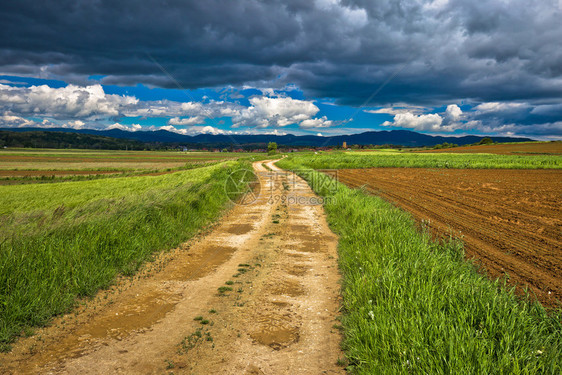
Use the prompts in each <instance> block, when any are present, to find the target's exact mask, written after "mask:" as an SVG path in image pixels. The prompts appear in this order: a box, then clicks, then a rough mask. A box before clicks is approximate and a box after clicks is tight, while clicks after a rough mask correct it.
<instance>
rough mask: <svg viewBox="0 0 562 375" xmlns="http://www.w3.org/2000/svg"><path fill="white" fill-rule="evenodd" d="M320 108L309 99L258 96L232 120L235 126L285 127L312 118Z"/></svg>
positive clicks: (251, 99)
mask: <svg viewBox="0 0 562 375" xmlns="http://www.w3.org/2000/svg"><path fill="white" fill-rule="evenodd" d="M319 110H320V109H319V108H318V107H317V106H316V105H315V104H314V103H313V102H311V101H307V100H298V99H292V98H289V97H284V98H279V97H277V98H271V97H266V96H256V97H253V98H250V106H249V107H247V108H245V109H243V110H241V111H240V113H239V114H237V115H235V116H234V117H233V118H232V122H233V124H234V125H233V126H234V127H240V126H250V127H257V128H267V127H284V126H287V125H290V124H301V123H302V122H303V121H305V120H310V119H311V118H312V117H313V116H314V115H316V114H317V113H318V111H319Z"/></svg>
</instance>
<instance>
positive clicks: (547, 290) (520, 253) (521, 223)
mask: <svg viewBox="0 0 562 375" xmlns="http://www.w3.org/2000/svg"><path fill="white" fill-rule="evenodd" d="M338 179H339V181H340V182H342V183H344V184H346V185H347V186H349V187H352V188H358V187H361V188H364V189H365V190H366V191H367V192H369V193H372V194H376V195H378V196H381V197H383V198H386V199H388V200H389V201H391V202H392V203H394V204H396V205H397V206H398V207H401V208H403V209H404V210H405V211H408V212H410V213H412V214H413V215H414V217H415V218H416V219H417V221H418V223H419V222H422V223H424V225H425V226H426V227H428V228H429V229H430V231H432V232H435V233H439V234H440V235H445V236H447V235H452V236H456V237H461V238H462V239H463V242H464V245H465V250H466V255H467V257H468V258H476V259H477V262H478V263H479V264H481V265H482V266H483V267H484V269H485V270H487V271H488V273H489V274H490V275H491V276H492V277H494V278H495V277H500V276H504V275H508V276H509V280H510V282H511V283H512V285H516V284H519V285H527V286H529V287H530V289H531V290H532V292H533V293H535V294H536V296H537V297H538V298H539V300H540V301H541V302H543V303H544V304H546V305H549V306H556V304H555V301H556V300H560V301H562V231H561V229H562V216H561V215H560V207H562V194H561V193H560V192H562V171H560V170H542V169H540V170H539V169H537V170H520V169H516V170H512V169H502V170H496V169H422V168H407V169H406V168H376V169H342V170H340V171H338Z"/></svg>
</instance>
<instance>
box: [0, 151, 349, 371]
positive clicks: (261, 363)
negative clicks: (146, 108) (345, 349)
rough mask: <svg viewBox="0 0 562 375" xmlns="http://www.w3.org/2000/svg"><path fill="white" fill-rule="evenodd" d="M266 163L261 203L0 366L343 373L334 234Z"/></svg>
mask: <svg viewBox="0 0 562 375" xmlns="http://www.w3.org/2000/svg"><path fill="white" fill-rule="evenodd" d="M267 164H268V166H269V168H270V170H268V169H266V168H264V167H263V165H262V163H261V162H259V163H255V164H254V170H255V171H256V172H258V174H259V175H260V176H259V179H260V182H261V194H260V196H259V198H258V199H257V201H256V202H254V203H252V204H249V205H238V206H236V207H234V208H233V210H231V211H230V212H229V213H228V214H227V215H226V216H225V217H224V218H223V220H221V222H220V223H219V224H217V225H216V226H214V227H213V228H212V229H210V230H208V231H207V233H206V234H204V235H202V236H200V238H198V239H196V240H193V241H190V242H188V243H186V244H185V245H184V246H182V247H180V248H178V249H175V250H173V251H171V252H169V253H165V254H162V255H160V256H159V258H158V259H157V260H156V261H155V262H153V263H151V264H150V265H149V266H148V267H147V268H146V270H144V271H143V272H141V273H140V274H139V275H137V276H136V277H135V278H134V279H128V278H127V279H122V280H120V281H118V283H117V284H116V286H115V287H114V288H112V289H111V290H109V291H105V292H101V293H100V294H99V295H98V297H97V298H96V299H95V300H94V301H85V302H84V304H83V305H82V306H81V307H80V308H78V309H76V311H74V312H73V313H71V314H68V315H67V316H64V317H61V318H57V319H56V321H55V323H54V324H53V325H52V326H51V327H48V328H45V329H42V330H40V331H38V332H37V333H36V334H35V335H34V336H32V337H29V338H25V339H22V340H20V341H19V342H18V344H17V345H16V347H15V348H14V350H13V351H12V352H11V353H8V354H2V355H0V372H4V373H42V374H45V373H47V374H48V373H51V374H163V373H164V374H165V373H174V374H182V373H187V374H322V373H324V374H332V373H343V369H342V368H341V367H338V365H337V363H336V362H337V361H338V359H339V358H341V357H343V354H342V353H341V351H340V347H339V343H340V336H339V332H338V331H337V329H334V328H333V326H334V324H335V323H337V320H336V317H337V314H338V308H339V284H338V281H339V274H338V268H337V252H336V246H337V238H336V236H335V235H334V234H333V233H332V232H331V231H330V229H329V228H328V226H327V223H326V220H325V217H324V213H323V209H322V206H319V205H310V204H308V202H309V200H311V199H312V200H314V198H315V196H314V194H313V192H312V191H311V190H310V188H309V187H308V185H307V184H306V183H305V182H304V181H303V180H301V179H300V178H298V177H296V176H294V175H291V174H285V173H283V172H281V171H280V170H279V169H278V168H277V167H275V166H274V165H273V162H268V163H267ZM272 188H273V189H272ZM296 197H298V199H295V198H296ZM272 198H273V199H272ZM282 198H288V199H282ZM297 200H298V201H299V203H300V204H294V202H295V201H297ZM219 288H222V289H221V291H219Z"/></svg>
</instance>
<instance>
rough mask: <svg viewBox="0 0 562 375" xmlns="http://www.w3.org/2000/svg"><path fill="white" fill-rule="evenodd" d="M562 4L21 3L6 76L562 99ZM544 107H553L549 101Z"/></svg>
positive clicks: (7, 23)
mask: <svg viewBox="0 0 562 375" xmlns="http://www.w3.org/2000/svg"><path fill="white" fill-rule="evenodd" d="M561 18H562V13H561V11H560V9H559V7H558V1H557V0H550V1H531V0H514V1H509V2H508V1H503V0H488V1H461V0H450V1H446V0H443V1H442V0H438V1H434V2H428V1H413V0H412V1H410V0H403V1H390V0H389V1H367V0H343V1H341V2H338V1H332V0H322V1H315V2H313V1H300V0H298V1H297V0H293V1H282V2H281V1H253V0H247V1H226V0H224V1H217V0H206V1H188V2H185V1H143V2H138V1H103V0H101V1H100V0H95V1H94V0H90V1H64V0H63V1H61V0H57V1H11V2H4V4H3V5H2V10H1V11H0V23H1V24H2V28H1V31H0V33H1V36H0V72H3V73H10V74H14V75H17V74H22V75H41V76H45V77H48V76H56V77H59V78H62V79H65V80H67V81H71V82H80V80H82V82H85V79H86V78H87V76H88V75H93V74H100V75H106V76H107V77H106V78H105V79H104V81H102V82H104V83H111V84H124V85H132V84H137V83H146V84H150V85H154V86H160V87H174V85H175V84H174V83H173V82H172V81H171V80H170V79H169V78H168V77H166V76H165V75H164V74H163V73H162V72H161V71H160V69H159V68H158V67H157V66H156V65H155V64H154V63H153V62H152V61H151V59H150V58H149V56H153V57H154V59H156V60H157V61H158V62H159V63H160V64H162V66H164V67H165V68H166V70H168V71H169V72H170V74H171V75H173V76H174V78H175V79H177V80H178V82H179V83H180V84H181V85H182V86H184V87H186V88H196V87H210V86H225V85H235V86H236V85H242V84H254V85H263V86H269V87H283V86H285V85H286V84H287V83H295V84H297V85H298V86H299V87H300V88H302V89H303V90H304V91H305V93H306V94H308V95H313V96H317V97H331V98H335V99H336V100H337V101H339V102H340V103H346V104H353V105H358V104H361V103H363V102H364V100H365V99H366V98H368V97H369V96H370V95H371V93H372V92H373V91H374V90H375V89H376V88H377V87H379V86H380V85H381V84H382V83H383V82H385V80H387V79H388V77H390V76H392V75H393V74H395V73H396V72H398V71H399V73H398V74H397V75H396V77H395V78H394V79H393V80H392V81H391V82H389V83H388V85H387V86H386V87H385V88H384V89H383V90H381V92H380V93H379V94H378V95H377V96H376V97H374V98H373V101H372V102H371V104H373V105H375V104H379V105H386V104H390V103H395V102H409V103H413V104H416V103H417V104H425V105H441V104H449V103H452V102H455V101H458V100H461V99H466V100H468V101H473V102H474V103H480V102H492V101H494V102H495V101H511V100H518V101H524V102H549V101H556V100H559V99H558V98H560V96H561V95H562V47H561V45H560V40H562V22H560V19H561ZM547 104H548V103H547Z"/></svg>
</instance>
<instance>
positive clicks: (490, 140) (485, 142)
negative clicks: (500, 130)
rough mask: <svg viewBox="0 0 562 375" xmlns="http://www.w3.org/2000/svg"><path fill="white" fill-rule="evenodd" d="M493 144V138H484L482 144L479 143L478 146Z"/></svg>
mask: <svg viewBox="0 0 562 375" xmlns="http://www.w3.org/2000/svg"><path fill="white" fill-rule="evenodd" d="M492 143H494V141H492V138H488V137H486V138H482V140H481V141H480V143H478V144H480V145H489V144H492Z"/></svg>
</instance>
